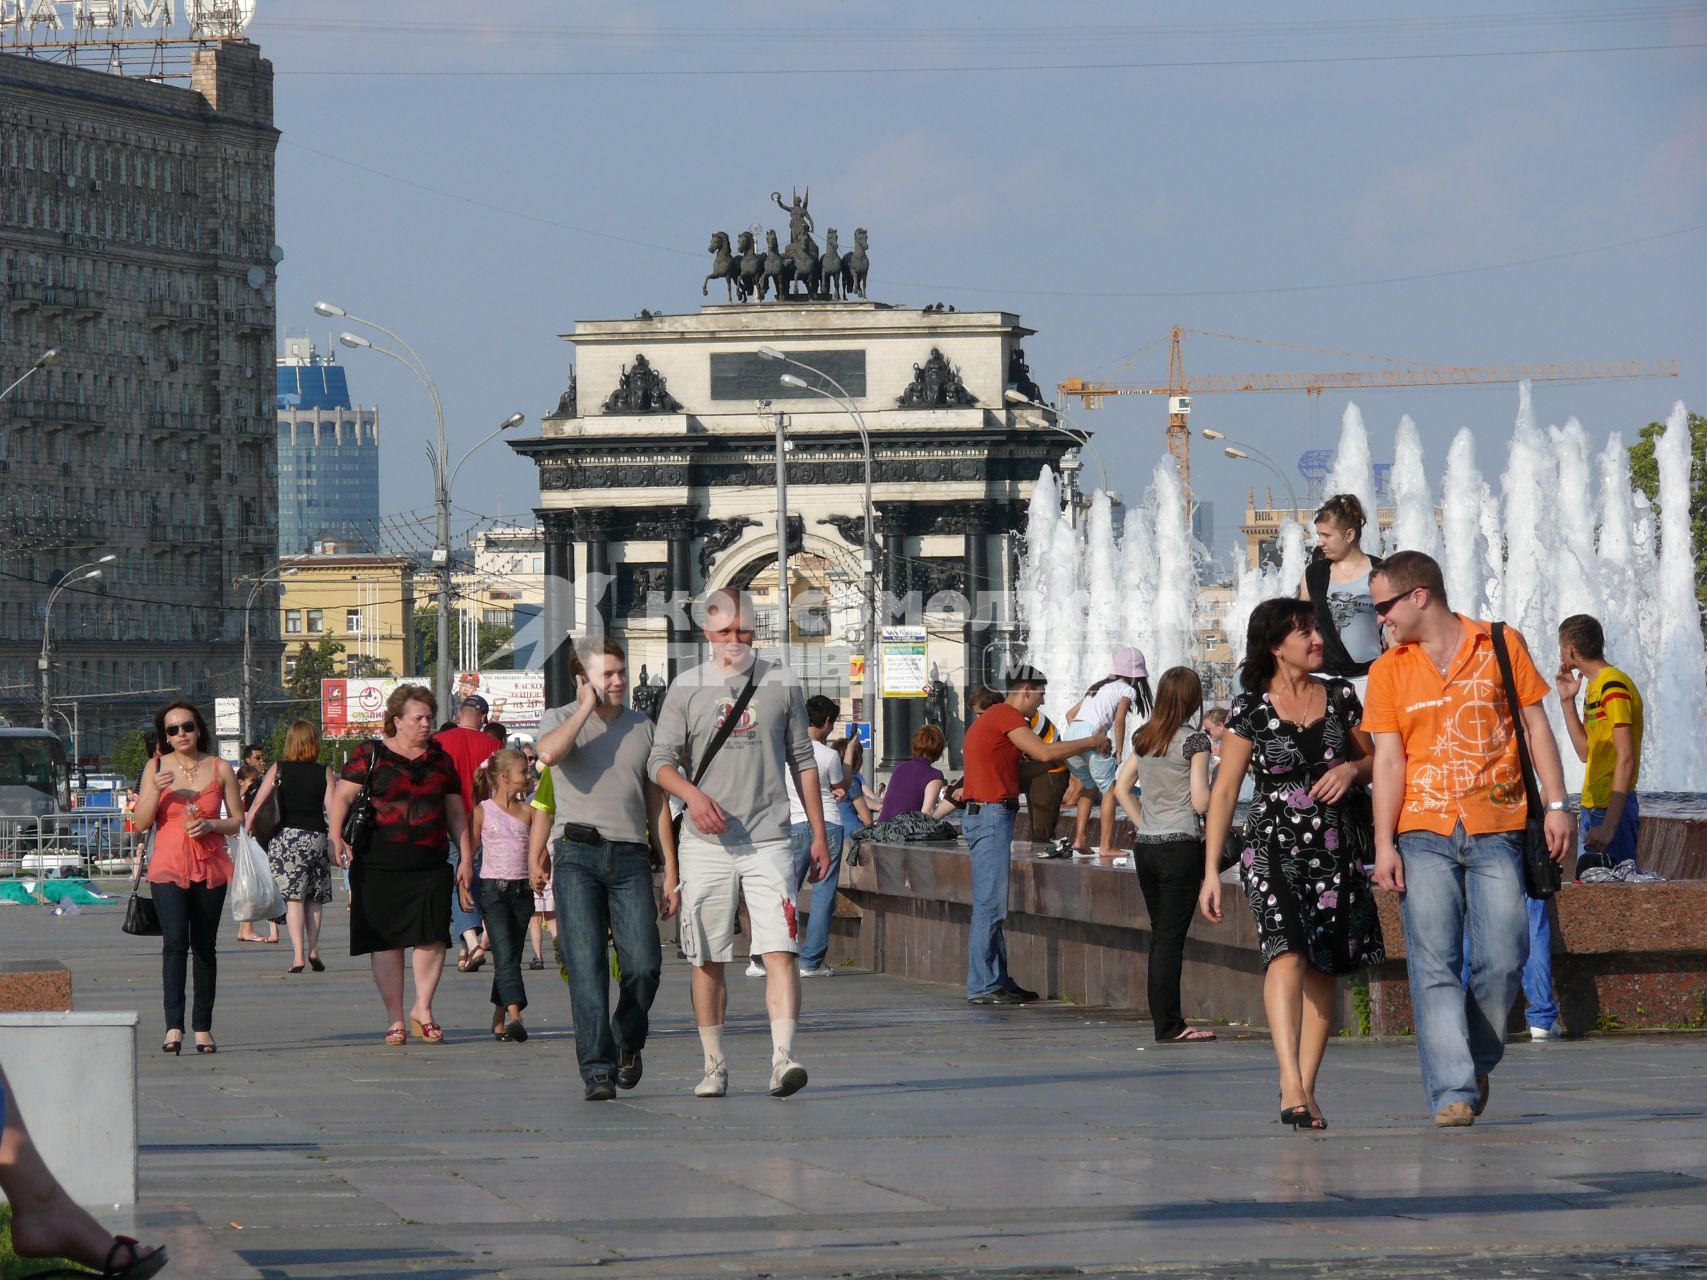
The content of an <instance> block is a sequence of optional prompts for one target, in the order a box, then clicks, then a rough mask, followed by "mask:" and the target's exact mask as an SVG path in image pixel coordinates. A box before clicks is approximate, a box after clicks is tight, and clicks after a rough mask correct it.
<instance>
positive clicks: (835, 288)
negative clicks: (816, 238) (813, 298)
mask: <svg viewBox="0 0 1707 1280" xmlns="http://www.w3.org/2000/svg"><path fill="white" fill-rule="evenodd" d="M818 271H819V280H820V281H821V283H822V286H823V290H824V293H823V296H824V300H825V301H827V302H835V301H837V300H838V299H840V300H842V301H846V300H847V296H848V259H847V255H845V254H843V253H841V252H839V250H838V247H837V245H836V229H835V228H834V227H831V228H830V229H829V230H828V231H826V232H824V256H823V257H822V258H821V259H820V260H819V263H818Z"/></svg>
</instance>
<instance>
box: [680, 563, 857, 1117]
mask: <svg viewBox="0 0 1707 1280" xmlns="http://www.w3.org/2000/svg"><path fill="white" fill-rule="evenodd" d="M704 630H705V639H706V643H707V644H709V645H710V647H711V660H710V661H709V662H705V663H702V664H701V665H700V666H697V667H695V668H693V669H692V670H691V671H684V672H683V673H682V674H681V675H679V676H677V677H676V681H675V683H674V684H672V685H671V686H670V689H669V692H668V693H666V694H665V695H664V705H663V708H662V710H661V711H660V712H659V714H658V728H657V731H656V733H655V734H654V736H653V741H652V756H651V760H650V761H649V763H648V766H647V768H648V771H649V773H650V774H651V776H652V778H653V780H654V781H656V782H657V784H658V785H659V786H660V787H662V788H663V789H664V790H665V791H667V792H669V793H670V795H672V796H674V797H675V798H676V799H678V800H680V801H681V802H682V805H683V806H684V809H685V818H684V821H683V823H682V830H681V847H680V849H679V851H678V856H679V859H680V864H681V871H682V949H683V950H684V951H685V952H686V953H687V957H688V959H689V960H690V961H692V962H693V965H694V971H693V1007H694V1018H695V1021H696V1022H697V1023H698V1024H699V1037H700V1043H701V1045H702V1046H703V1048H704V1050H705V1078H704V1079H703V1080H701V1081H700V1083H699V1085H698V1086H697V1087H696V1088H695V1089H694V1093H695V1095H696V1096H698V1097H702V1098H720V1097H722V1096H723V1095H724V1094H725V1093H726V1092H728V1088H729V1070H728V1067H727V1066H725V1065H724V1060H723V1019H724V1014H725V1011H726V1009H727V1008H728V1004H729V991H728V987H727V985H726V983H725V980H724V974H723V966H724V965H725V964H726V963H728V962H729V961H730V960H733V959H734V958H735V918H736V912H737V910H738V907H739V902H740V901H743V900H744V901H745V902H746V905H747V915H748V919H749V922H750V924H751V927H752V952H753V954H754V955H755V956H759V957H761V959H762V961H763V964H764V966H765V976H766V991H765V1006H766V1008H767V1010H768V1011H769V1013H770V1023H771V1041H772V1049H771V1093H772V1095H773V1096H775V1097H779V1098H786V1097H788V1096H789V1095H790V1094H792V1093H795V1092H797V1091H798V1090H799V1089H800V1088H801V1087H802V1086H804V1085H805V1083H806V1068H805V1067H802V1066H801V1065H800V1064H799V1063H798V1062H796V1061H795V1060H794V1030H795V1025H796V1022H797V1021H798V1019H799V1016H800V974H799V971H798V969H797V968H796V960H795V957H796V956H797V955H799V953H800V918H799V914H798V912H797V911H796V906H797V901H796V882H795V875H794V858H793V855H792V853H791V852H790V850H789V840H788V829H789V821H788V788H789V785H790V783H789V775H790V774H792V775H793V777H794V780H795V782H796V783H797V784H798V786H799V788H800V795H801V798H802V801H803V803H804V804H805V807H806V818H807V822H808V823H810V825H811V828H812V841H811V855H810V856H811V862H812V867H813V871H812V877H811V878H812V879H813V881H818V880H821V879H822V878H823V877H824V875H825V874H826V873H827V872H828V871H829V868H830V850H829V845H828V843H827V841H826V839H825V831H824V808H823V803H822V798H821V796H820V795H819V790H818V768H817V762H816V760H815V759H814V757H813V755H812V741H811V739H810V738H809V737H808V736H807V733H806V699H805V693H804V691H803V690H802V689H801V687H800V682H799V681H798V680H796V679H795V678H794V676H793V675H792V673H790V672H789V671H788V670H787V669H786V668H784V667H779V666H775V665H773V664H771V663H768V662H761V661H760V660H759V658H758V655H756V654H755V653H754V652H753V606H752V603H751V602H750V601H749V600H747V598H746V597H745V596H744V595H743V594H741V593H739V592H735V591H730V590H719V591H713V592H712V593H711V594H710V595H708V596H707V597H706V600H705V605H704ZM749 683H751V684H752V686H753V693H752V697H751V698H750V700H749V701H748V702H747V705H746V707H745V708H744V709H743V711H742V713H741V715H740V717H739V719H738V720H737V722H736V723H735V725H734V728H733V731H732V732H731V733H730V734H729V735H728V737H727V739H726V740H725V741H724V743H723V745H722V747H721V748H719V750H718V752H717V754H716V755H715V756H714V757H712V759H711V762H710V764H709V765H708V766H707V767H706V769H705V773H704V776H703V777H701V778H699V780H698V783H697V784H696V783H695V781H694V775H695V773H696V772H697V771H698V769H699V766H700V763H701V762H702V761H703V760H704V759H705V758H706V753H707V752H708V751H709V750H710V747H711V743H712V740H713V739H714V738H715V737H716V736H717V733H718V730H719V729H720V728H721V727H722V725H723V723H724V721H725V720H727V719H728V717H729V715H730V713H731V712H732V711H733V710H734V709H735V704H736V703H737V702H739V701H740V700H741V696H742V693H743V691H744V690H745V689H746V687H747V685H748V684H749Z"/></svg>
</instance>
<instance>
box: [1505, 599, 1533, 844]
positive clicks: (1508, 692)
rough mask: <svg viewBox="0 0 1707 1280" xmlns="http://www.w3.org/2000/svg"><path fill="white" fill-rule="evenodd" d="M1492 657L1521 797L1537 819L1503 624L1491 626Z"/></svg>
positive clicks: (1515, 683)
mask: <svg viewBox="0 0 1707 1280" xmlns="http://www.w3.org/2000/svg"><path fill="white" fill-rule="evenodd" d="M1493 636H1494V657H1496V658H1498V659H1499V663H1500V681H1501V683H1503V684H1504V685H1505V701H1506V709H1507V710H1508V711H1509V712H1510V713H1511V728H1512V732H1513V733H1515V734H1516V735H1517V759H1518V765H1519V767H1520V768H1521V769H1522V770H1523V796H1524V799H1525V800H1526V801H1527V802H1528V808H1529V816H1530V817H1531V818H1535V817H1539V816H1540V814H1541V812H1542V809H1541V793H1540V792H1539V791H1538V790H1537V789H1536V786H1535V770H1534V766H1532V765H1531V764H1530V761H1529V735H1528V734H1527V733H1525V732H1524V729H1523V707H1522V706H1521V705H1519V703H1518V700H1517V679H1516V677H1514V676H1513V675H1512V673H1511V651H1510V650H1509V649H1507V648H1506V643H1505V623H1503V622H1496V623H1494V625H1493Z"/></svg>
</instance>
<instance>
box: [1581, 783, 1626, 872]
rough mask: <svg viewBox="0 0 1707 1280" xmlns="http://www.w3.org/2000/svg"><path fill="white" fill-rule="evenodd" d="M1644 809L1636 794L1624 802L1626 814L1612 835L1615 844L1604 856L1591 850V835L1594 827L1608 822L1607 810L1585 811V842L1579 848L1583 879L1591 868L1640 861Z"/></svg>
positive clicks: (1583, 827)
mask: <svg viewBox="0 0 1707 1280" xmlns="http://www.w3.org/2000/svg"><path fill="white" fill-rule="evenodd" d="M1641 820H1642V813H1641V806H1639V805H1638V804H1637V803H1636V797H1635V795H1634V794H1633V793H1632V794H1631V795H1630V796H1629V797H1628V798H1627V799H1626V800H1625V801H1624V813H1623V815H1622V816H1621V817H1620V818H1619V819H1618V829H1617V830H1616V831H1614V832H1613V833H1612V842H1611V843H1610V844H1608V845H1607V846H1606V848H1605V849H1604V850H1603V851H1602V852H1600V853H1595V852H1594V851H1593V850H1591V849H1590V848H1589V847H1588V832H1589V828H1590V827H1598V826H1599V825H1600V824H1601V823H1602V822H1605V821H1606V810H1605V809H1584V810H1583V816H1582V828H1581V831H1580V833H1579V834H1580V836H1581V839H1580V841H1579V842H1578V844H1577V874H1578V875H1581V874H1582V873H1583V872H1584V871H1587V870H1588V869H1589V868H1590V867H1608V868H1611V867H1616V866H1617V865H1618V864H1619V863H1620V862H1633V861H1635V859H1636V832H1637V830H1638V828H1639V827H1640V826H1641Z"/></svg>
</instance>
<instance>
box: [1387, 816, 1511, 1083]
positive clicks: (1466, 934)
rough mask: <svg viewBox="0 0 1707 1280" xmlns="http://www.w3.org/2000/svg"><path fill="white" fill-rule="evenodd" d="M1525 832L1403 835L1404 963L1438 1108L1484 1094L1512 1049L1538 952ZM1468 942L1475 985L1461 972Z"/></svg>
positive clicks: (1420, 1051) (1420, 1052) (1421, 1055)
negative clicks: (1516, 1014) (1527, 976)
mask: <svg viewBox="0 0 1707 1280" xmlns="http://www.w3.org/2000/svg"><path fill="white" fill-rule="evenodd" d="M1522 842H1523V833H1522V832H1521V831H1502V832H1495V833H1492V834H1489V835H1482V836H1472V835H1470V834H1468V833H1467V832H1466V831H1465V830H1464V826H1463V824H1462V823H1460V824H1459V825H1458V826H1457V827H1455V828H1454V829H1453V832H1452V834H1451V835H1449V836H1439V835H1435V834H1434V833H1433V832H1431V831H1407V832H1404V833H1402V834H1401V835H1400V836H1399V856H1400V858H1401V859H1402V860H1403V862H1404V867H1405V893H1404V896H1403V898H1402V899H1401V903H1402V909H1403V913H1404V921H1405V969H1406V972H1407V976H1408V977H1409V978H1410V984H1411V1009H1412V1016H1413V1017H1414V1018H1415V1019H1416V1033H1417V1057H1418V1059H1419V1060H1420V1061H1421V1064H1422V1082H1423V1092H1424V1094H1425V1095H1426V1096H1427V1099H1428V1108H1429V1112H1430V1114H1433V1115H1438V1114H1439V1113H1440V1110H1441V1109H1442V1108H1443V1107H1445V1106H1448V1105H1449V1104H1451V1103H1454V1102H1466V1103H1474V1102H1475V1101H1476V1100H1477V1098H1479V1097H1480V1096H1481V1090H1480V1089H1479V1088H1478V1087H1477V1084H1476V1077H1477V1076H1485V1075H1489V1074H1491V1073H1492V1072H1493V1069H1494V1067H1495V1066H1497V1065H1498V1064H1499V1061H1500V1058H1501V1057H1502V1056H1503V1055H1504V1053H1505V1027H1506V1019H1507V1017H1508V1016H1509V1015H1510V1013H1511V1008H1512V1005H1514V1004H1515V1003H1517V996H1518V992H1519V991H1520V990H1521V989H1522V975H1523V965H1524V961H1525V960H1526V959H1527V957H1528V953H1529V913H1528V910H1527V908H1526V907H1525V905H1524V904H1525V903H1527V902H1528V901H1529V897H1528V895H1527V894H1526V893H1524V891H1523V867H1522V861H1521V858H1522ZM1466 944H1468V946H1469V951H1470V983H1469V990H1468V991H1466V990H1465V988H1464V986H1463V984H1462V983H1461V982H1460V978H1459V970H1460V966H1461V964H1462V957H1463V954H1464V949H1465V946H1466Z"/></svg>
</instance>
